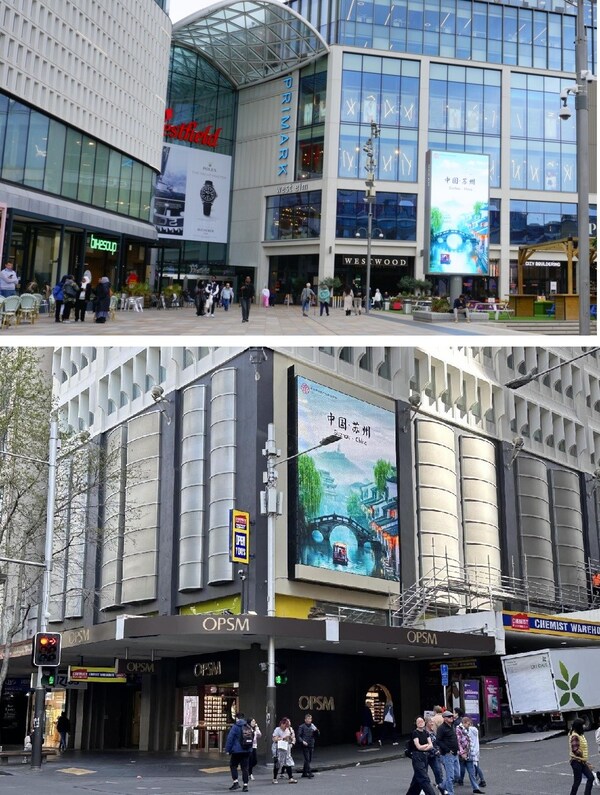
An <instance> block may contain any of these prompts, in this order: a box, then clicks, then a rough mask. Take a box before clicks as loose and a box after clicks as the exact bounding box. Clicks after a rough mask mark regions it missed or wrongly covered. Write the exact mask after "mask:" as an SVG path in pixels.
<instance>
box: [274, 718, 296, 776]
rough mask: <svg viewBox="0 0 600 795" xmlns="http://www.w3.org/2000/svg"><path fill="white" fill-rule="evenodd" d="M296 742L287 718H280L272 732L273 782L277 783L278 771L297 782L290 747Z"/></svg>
mask: <svg viewBox="0 0 600 795" xmlns="http://www.w3.org/2000/svg"><path fill="white" fill-rule="evenodd" d="M295 743H296V735H295V734H294V730H293V729H292V724H291V721H290V719H289V718H282V719H281V720H280V721H279V726H278V727H277V728H276V729H275V731H274V732H273V747H272V751H273V784H277V777H278V776H279V773H280V772H281V773H282V774H283V773H287V776H288V782H289V783H290V784H297V783H298V781H297V779H295V778H294V760H293V759H292V748H293V747H294V745H295Z"/></svg>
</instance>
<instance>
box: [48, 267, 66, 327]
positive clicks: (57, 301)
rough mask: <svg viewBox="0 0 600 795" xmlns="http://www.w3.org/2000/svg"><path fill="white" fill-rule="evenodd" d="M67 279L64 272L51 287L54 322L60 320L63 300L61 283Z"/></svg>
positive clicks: (59, 321)
mask: <svg viewBox="0 0 600 795" xmlns="http://www.w3.org/2000/svg"><path fill="white" fill-rule="evenodd" d="M66 280H67V275H66V274H65V275H64V276H63V277H62V279H61V280H60V281H58V282H57V283H56V284H55V285H54V287H53V288H52V298H54V322H55V323H61V322H62V308H63V303H64V301H65V294H64V293H63V285H64V283H65V281H66Z"/></svg>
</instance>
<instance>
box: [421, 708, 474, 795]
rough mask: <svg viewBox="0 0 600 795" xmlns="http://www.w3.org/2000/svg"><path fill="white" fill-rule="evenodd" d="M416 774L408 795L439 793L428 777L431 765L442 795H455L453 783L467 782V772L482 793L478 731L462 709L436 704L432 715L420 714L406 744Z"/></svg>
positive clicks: (470, 780) (472, 783) (470, 779)
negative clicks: (452, 710) (422, 715)
mask: <svg viewBox="0 0 600 795" xmlns="http://www.w3.org/2000/svg"><path fill="white" fill-rule="evenodd" d="M407 754H408V755H409V756H410V757H411V760H412V766H413V777H412V781H411V782H410V786H409V788H408V791H407V793H406V795H419V793H420V792H421V790H422V791H423V792H424V793H425V795H436V792H435V789H434V787H433V785H432V783H431V780H430V778H429V769H430V768H431V770H432V772H433V776H434V779H435V783H436V786H437V788H438V790H439V792H440V793H441V795H454V785H455V784H459V785H462V784H463V783H464V779H465V774H468V776H469V782H470V784H471V787H472V789H473V792H474V793H482V792H483V790H482V789H480V788H481V787H485V786H486V781H485V776H484V774H483V770H482V769H481V765H480V763H479V731H478V729H477V727H476V726H475V725H474V724H473V721H472V720H471V718H469V717H468V715H464V714H463V712H462V710H460V709H456V710H454V712H451V711H450V710H444V709H443V707H439V706H437V707H434V714H433V716H432V717H428V718H423V717H421V716H419V717H418V718H417V719H416V720H415V729H414V731H413V733H412V735H411V737H410V739H409V742H408V745H407Z"/></svg>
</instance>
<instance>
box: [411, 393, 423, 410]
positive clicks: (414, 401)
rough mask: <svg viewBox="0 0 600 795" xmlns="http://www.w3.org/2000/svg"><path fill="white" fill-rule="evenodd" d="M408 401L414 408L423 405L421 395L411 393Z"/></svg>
mask: <svg viewBox="0 0 600 795" xmlns="http://www.w3.org/2000/svg"><path fill="white" fill-rule="evenodd" d="M408 402H409V403H410V405H411V406H412V407H413V409H418V408H419V406H420V405H421V395H411V396H410V397H409V398H408Z"/></svg>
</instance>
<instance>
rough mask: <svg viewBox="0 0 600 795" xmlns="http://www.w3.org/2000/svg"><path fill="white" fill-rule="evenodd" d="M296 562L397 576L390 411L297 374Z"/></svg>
mask: <svg viewBox="0 0 600 795" xmlns="http://www.w3.org/2000/svg"><path fill="white" fill-rule="evenodd" d="M296 405H297V450H298V451H299V452H302V451H303V450H307V451H308V450H309V449H310V448H312V447H315V445H318V444H319V442H320V440H321V439H323V438H324V437H326V436H330V435H331V434H332V433H336V434H338V435H339V436H340V439H339V441H337V442H334V443H333V444H330V445H327V446H326V447H320V448H317V449H316V450H312V451H310V452H306V453H302V454H301V455H300V456H299V457H298V458H297V460H296V483H295V485H296V489H295V491H296V502H297V504H296V511H297V513H296V523H295V533H296V538H295V558H296V560H295V562H296V563H298V564H303V565H305V566H315V567H317V568H320V569H329V570H332V571H336V572H345V573H349V574H358V575H362V576H366V577H377V578H381V579H384V580H393V581H396V582H397V581H399V580H400V543H399V527H398V482H397V468H396V420H395V415H394V412H393V411H389V410H386V409H383V408H381V407H379V406H374V405H372V404H371V403H368V402H366V401H364V400H359V399H358V398H355V397H352V396H350V395H346V394H344V393H343V392H338V391H337V390H336V389H331V388H330V387H327V386H323V385H322V384H318V383H316V382H315V381H311V380H309V379H308V378H305V377H303V376H297V378H296Z"/></svg>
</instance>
